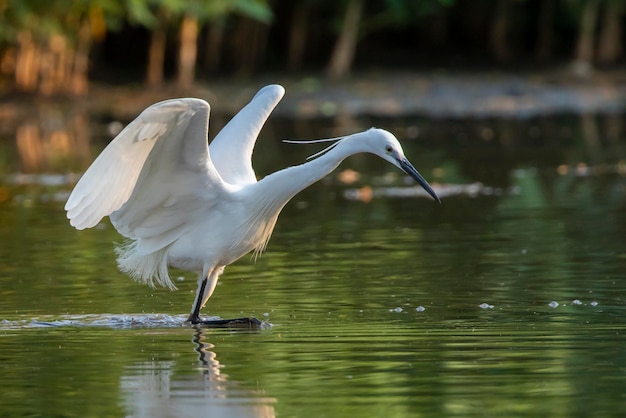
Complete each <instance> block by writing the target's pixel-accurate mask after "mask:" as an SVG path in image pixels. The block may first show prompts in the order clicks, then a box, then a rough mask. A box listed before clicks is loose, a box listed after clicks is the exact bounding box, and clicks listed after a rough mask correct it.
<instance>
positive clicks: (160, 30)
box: [146, 23, 167, 87]
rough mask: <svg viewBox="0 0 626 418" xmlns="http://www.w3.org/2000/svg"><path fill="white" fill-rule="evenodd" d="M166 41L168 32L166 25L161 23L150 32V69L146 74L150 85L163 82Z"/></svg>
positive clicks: (153, 85) (154, 85) (156, 85)
mask: <svg viewBox="0 0 626 418" xmlns="http://www.w3.org/2000/svg"><path fill="white" fill-rule="evenodd" d="M166 42H167V34H166V32H165V27H164V26H163V25H161V24H160V23H159V24H158V26H157V27H156V28H154V29H153V30H152V33H151V34H150V46H149V48H148V69H147V75H146V83H147V84H148V86H149V87H158V86H160V85H161V84H163V80H164V76H163V69H164V65H165V48H166Z"/></svg>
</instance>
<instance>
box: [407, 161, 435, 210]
mask: <svg viewBox="0 0 626 418" xmlns="http://www.w3.org/2000/svg"><path fill="white" fill-rule="evenodd" d="M397 161H398V164H400V168H402V170H404V172H405V173H407V174H408V175H409V176H411V177H412V178H413V179H414V180H415V181H416V182H418V183H419V185H420V186H422V187H423V188H424V190H426V191H427V192H428V194H429V195H431V196H432V197H433V199H435V200H436V201H437V202H439V203H441V199H439V196H437V193H435V191H434V190H433V188H432V187H430V184H428V182H427V181H426V180H425V179H424V177H422V175H421V174H420V173H419V172H418V171H417V170H416V169H415V167H413V165H412V164H411V163H410V162H409V160H407V159H406V158H398V160H397Z"/></svg>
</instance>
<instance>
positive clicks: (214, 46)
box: [204, 19, 225, 72]
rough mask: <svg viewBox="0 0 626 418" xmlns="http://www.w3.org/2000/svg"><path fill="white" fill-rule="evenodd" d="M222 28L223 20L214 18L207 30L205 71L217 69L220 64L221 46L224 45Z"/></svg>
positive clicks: (223, 26)
mask: <svg viewBox="0 0 626 418" xmlns="http://www.w3.org/2000/svg"><path fill="white" fill-rule="evenodd" d="M224 29H225V22H224V21H223V20H221V19H220V20H215V21H213V22H211V25H210V26H209V28H208V31H207V43H206V44H207V48H206V57H205V62H204V68H205V69H206V70H207V71H211V72H214V71H218V70H219V69H220V66H221V64H222V48H223V45H224Z"/></svg>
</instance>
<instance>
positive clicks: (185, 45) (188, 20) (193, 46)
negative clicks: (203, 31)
mask: <svg viewBox="0 0 626 418" xmlns="http://www.w3.org/2000/svg"><path fill="white" fill-rule="evenodd" d="M197 48H198V19H197V18H196V17H194V16H191V15H185V16H183V20H182V22H181V26H180V46H179V51H178V74H177V79H176V84H178V87H181V88H188V87H191V86H192V85H193V82H194V80H195V75H196V73H195V70H196V58H197V52H198V51H197Z"/></svg>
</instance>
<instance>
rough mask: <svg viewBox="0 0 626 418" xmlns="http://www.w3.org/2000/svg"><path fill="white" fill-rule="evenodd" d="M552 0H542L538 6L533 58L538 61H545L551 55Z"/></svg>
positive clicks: (552, 34) (552, 36) (552, 38)
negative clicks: (535, 44) (535, 43)
mask: <svg viewBox="0 0 626 418" xmlns="http://www.w3.org/2000/svg"><path fill="white" fill-rule="evenodd" d="M554 5H555V3H554V0H542V1H541V5H540V6H539V7H540V9H539V21H538V23H537V46H536V48H537V49H536V50H535V58H537V60H538V61H547V60H549V59H550V57H551V56H552V46H553V44H554V42H553V41H554V32H553V25H554Z"/></svg>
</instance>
